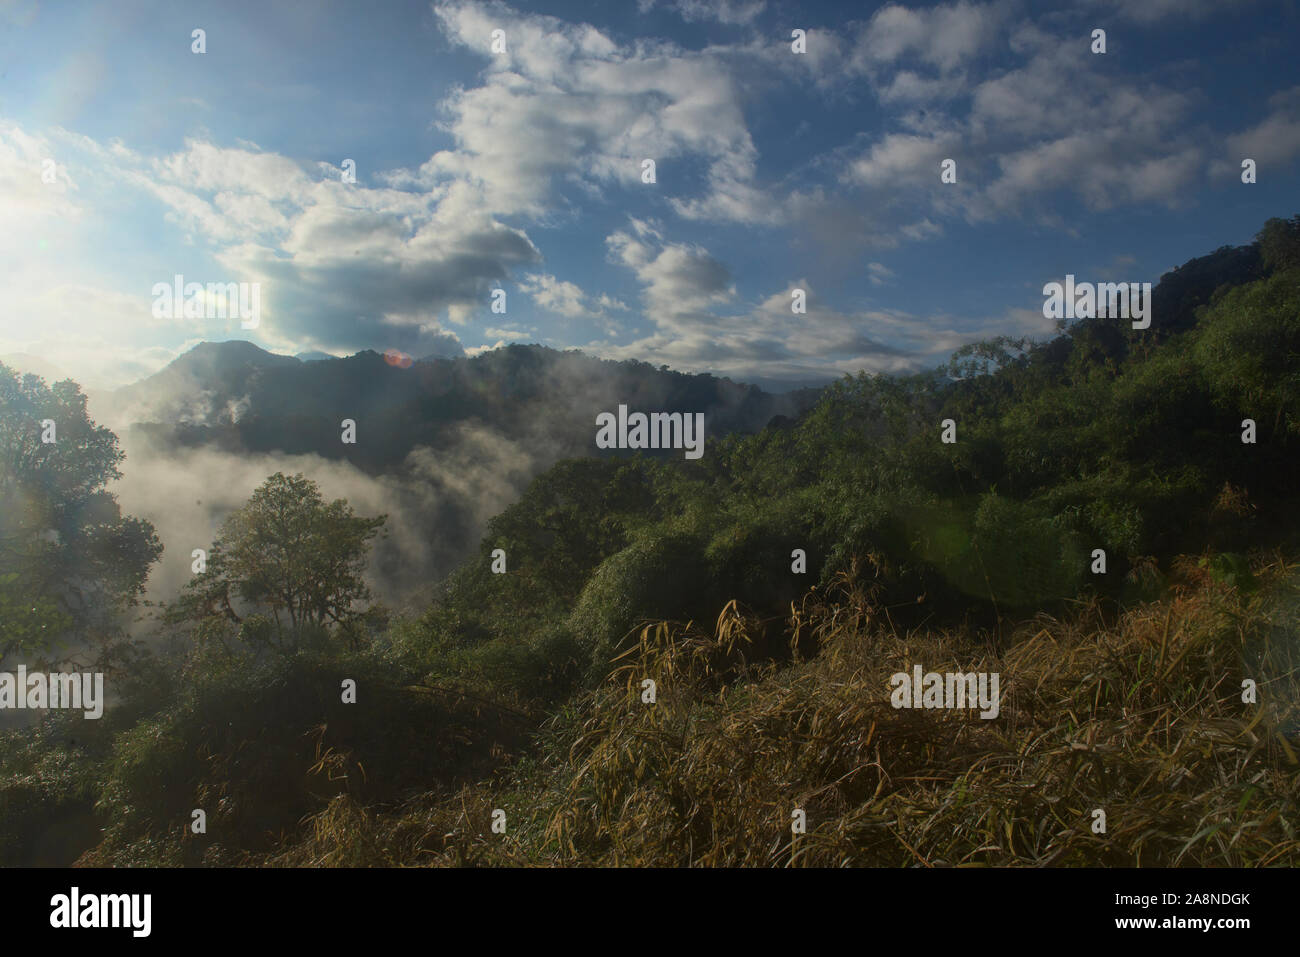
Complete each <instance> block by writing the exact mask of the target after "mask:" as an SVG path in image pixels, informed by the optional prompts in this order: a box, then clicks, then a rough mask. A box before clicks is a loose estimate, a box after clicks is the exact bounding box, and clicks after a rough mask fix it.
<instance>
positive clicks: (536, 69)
mask: <svg viewBox="0 0 1300 957" xmlns="http://www.w3.org/2000/svg"><path fill="white" fill-rule="evenodd" d="M196 28H201V29H203V30H204V31H205V33H206V52H205V53H203V54H196V53H194V52H192V50H191V44H192V40H191V32H192V31H193V30H194V29H196ZM795 28H799V29H803V30H805V31H806V32H807V40H806V43H807V52H806V53H803V54H796V53H794V52H793V51H792V49H791V31H792V30H793V29H795ZM1097 28H1101V29H1104V30H1105V31H1106V47H1107V49H1106V53H1105V54H1094V53H1093V52H1091V50H1090V45H1091V33H1092V31H1093V30H1094V29H1097ZM495 29H500V30H502V31H504V37H505V43H506V52H505V53H495V54H494V53H493V52H492V50H491V42H492V31H493V30H495ZM1297 35H1300V11H1297V9H1296V6H1295V4H1293V3H1265V2H1257V3H1251V2H1241V3H1229V2H1223V0H1218V2H1214V0H1207V2H1199V0H1183V2H1175V0H1146V2H1142V3H1133V2H1121V0H1091V2H1082V3H1076V4H1072V5H1069V6H1059V7H1058V6H1054V5H1050V4H1045V3H1037V2H1023V0H1022V2H1015V0H995V2H991V3H975V2H964V0H963V2H958V3H946V4H938V5H934V4H930V5H921V4H917V5H909V6H901V5H898V4H887V5H869V4H843V5H841V4H820V3H789V2H782V3H779V4H778V3H776V2H774V0H767V2H764V0H726V2H723V0H712V2H706V0H655V2H649V0H642V2H640V3H637V2H627V3H604V2H594V0H589V2H578V0H570V2H555V3H549V2H542V3H527V4H518V5H503V4H487V3H459V2H445V3H444V2H439V3H433V4H430V3H427V2H426V3H414V2H411V3H405V2H395V3H378V4H370V5H358V4H355V3H343V2H340V3H324V2H302V3H275V2H266V0H262V2H256V3H220V4H203V3H192V4H183V3H182V4H177V3H144V2H138V3H133V2H129V0H127V2H120V3H113V4H71V3H69V4H60V3H52V4H38V3H33V2H27V0H14V2H0V193H2V194H3V195H4V201H3V204H0V254H2V255H3V256H4V261H5V263H6V264H7V265H8V267H9V268H7V269H6V270H3V271H2V272H0V292H2V293H3V295H4V296H5V298H6V305H7V308H6V309H5V313H4V318H3V319H0V355H5V354H11V353H27V354H32V355H36V356H39V357H41V358H42V359H44V360H46V361H47V362H49V363H52V364H53V365H55V366H57V367H58V368H60V369H61V370H63V371H65V372H66V373H68V374H70V375H73V376H74V377H77V378H79V379H81V380H82V381H83V382H85V383H86V384H87V385H89V386H92V387H94V386H111V385H117V384H122V383H125V382H128V381H132V380H134V379H136V378H139V377H141V376H143V375H146V374H148V373H150V372H152V371H155V370H156V369H158V368H160V367H161V366H162V365H164V364H165V363H166V362H168V361H170V359H172V358H174V357H175V356H176V355H178V354H179V353H181V352H183V351H184V350H186V349H188V348H190V347H191V346H193V345H194V344H195V343H196V342H199V341H202V340H204V339H217V340H223V339H233V338H247V339H250V340H251V341H253V342H255V343H257V344H258V345H260V346H262V347H264V348H268V349H271V350H273V351H277V352H285V353H296V352H302V351H310V350H321V351H326V352H330V353H333V354H337V355H345V354H349V353H351V352H355V351H357V350H359V349H375V350H377V351H383V350H386V349H397V350H401V351H403V352H406V353H408V354H410V355H413V356H417V357H420V356H424V355H429V354H435V353H436V354H461V353H462V352H463V353H467V354H474V353H476V352H479V351H482V350H484V349H489V348H493V347H495V346H498V345H500V344H502V343H505V342H511V341H520V342H542V343H545V344H547V345H551V346H554V347H557V348H581V349H584V350H586V351H588V352H591V353H594V354H597V355H601V356H606V357H609V358H637V359H642V360H645V361H648V362H652V363H654V364H656V365H658V364H667V365H669V366H671V367H673V368H678V369H683V370H687V371H708V372H714V373H716V374H720V375H728V376H730V377H732V378H734V379H738V380H743V381H754V382H759V383H761V384H764V385H767V386H771V387H777V388H784V387H789V386H792V385H798V384H804V383H813V382H823V381H826V380H828V379H830V378H834V377H836V376H838V375H841V374H843V373H845V372H853V371H857V370H859V369H867V370H870V371H886V372H888V371H900V370H904V369H915V368H920V367H924V366H928V365H933V364H936V363H938V362H941V361H943V360H944V359H946V357H947V355H948V354H949V353H950V352H951V351H952V350H953V349H955V348H956V347H957V346H959V345H961V344H962V343H964V342H968V341H972V340H974V339H978V338H983V337H987V336H992V335H997V334H1008V335H1026V334H1027V335H1039V336H1045V335H1049V334H1050V333H1051V329H1052V324H1051V322H1050V321H1049V320H1045V319H1044V318H1043V317H1042V312H1041V308H1042V302H1043V296H1042V287H1043V285H1044V283H1047V282H1050V281H1053V280H1056V279H1059V278H1060V277H1062V276H1064V275H1065V274H1066V273H1073V274H1075V275H1076V276H1077V277H1079V278H1080V279H1081V280H1084V279H1097V280H1106V279H1113V280H1128V281H1150V282H1154V281H1156V280H1157V279H1158V278H1159V276H1160V274H1161V273H1162V272H1164V271H1166V270H1167V269H1169V268H1171V267H1172V266H1174V265H1177V264H1179V263H1181V262H1183V261H1185V260H1186V259H1188V258H1190V257H1192V256H1196V255H1201V254H1203V253H1206V252H1209V251H1210V250H1212V249H1214V248H1216V247H1218V246H1220V245H1224V244H1237V243H1243V242H1248V241H1249V240H1250V239H1251V237H1252V236H1253V234H1254V233H1255V231H1256V230H1257V229H1258V228H1259V227H1260V225H1261V224H1262V223H1263V221H1264V220H1265V219H1266V218H1268V217H1269V216H1274V215H1290V214H1293V213H1296V212H1300V197H1298V193H1297V190H1296V174H1297V170H1298V163H1297V160H1298V159H1300V66H1298V65H1297V59H1296V57H1295V56H1294V49H1293V38H1294V37H1295V36H1297ZM1247 157H1249V158H1253V159H1254V160H1256V162H1257V164H1258V182H1257V183H1255V184H1252V185H1246V184H1243V183H1242V182H1241V175H1240V164H1241V161H1242V159H1244V158H1247ZM347 158H350V159H352V160H354V161H355V163H356V170H357V182H356V183H355V184H347V183H343V182H341V175H340V169H341V166H342V163H343V161H344V159H347ZM646 158H651V159H654V160H655V162H656V176H657V182H656V183H654V184H645V183H643V182H642V181H641V167H642V160H643V159H646ZM945 158H952V159H955V160H956V163H957V182H956V183H955V184H945V183H942V182H941V181H940V175H939V173H940V163H941V161H942V160H943V159H945ZM50 159H52V160H54V162H55V164H56V166H55V169H56V178H55V181H54V182H53V183H48V182H44V181H43V180H42V176H41V173H42V169H43V166H42V164H43V162H44V161H46V160H50ZM177 273H180V274H182V275H183V276H184V277H185V279H186V281H197V282H204V283H206V282H223V283H225V282H250V283H251V282H257V283H259V284H260V290H261V317H260V324H259V326H258V327H257V328H256V329H250V330H245V329H241V328H240V324H239V322H238V321H237V320H233V321H232V320H229V319H201V318H191V319H172V318H165V319H160V318H155V317H154V316H153V314H152V312H151V304H152V301H153V297H152V295H151V289H152V287H153V285H154V284H155V283H158V282H171V280H172V277H173V276H174V275H175V274H177ZM494 288H502V289H504V290H505V291H506V313H505V314H494V313H493V312H492V311H491V308H490V307H491V301H492V298H491V291H492V289H494ZM795 288H803V289H805V290H806V291H807V295H808V309H807V312H806V313H805V314H801V315H795V314H792V313H791V310H790V302H791V298H790V293H791V290H792V289H795ZM1154 322H1155V323H1157V324H1158V323H1159V316H1155V317H1154Z"/></svg>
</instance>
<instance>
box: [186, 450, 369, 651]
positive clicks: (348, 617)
mask: <svg viewBox="0 0 1300 957" xmlns="http://www.w3.org/2000/svg"><path fill="white" fill-rule="evenodd" d="M386 521H387V516H384V515H380V516H378V517H376V518H363V517H360V516H357V515H355V514H353V511H352V507H351V506H350V505H349V504H348V503H347V501H346V500H344V499H336V500H335V501H333V502H330V503H328V504H326V502H325V501H324V499H322V498H321V494H320V489H319V488H318V487H317V485H316V483H315V482H313V481H311V480H310V479H306V478H303V476H302V475H301V474H299V475H295V476H293V477H292V478H290V477H288V476H286V475H284V474H283V473H282V472H277V473H275V474H274V475H272V476H271V477H270V478H268V479H267V480H266V481H265V482H263V483H262V485H261V487H260V488H258V489H257V490H256V491H255V492H254V493H253V495H252V497H251V498H250V499H249V500H248V503H247V504H245V505H244V506H243V507H242V508H240V509H237V510H236V511H234V512H232V513H231V514H230V515H229V516H228V517H227V518H226V520H225V522H223V523H222V525H221V528H220V530H219V532H218V535H217V539H216V541H215V542H214V543H213V546H212V550H211V554H210V555H209V556H208V560H207V567H206V568H205V570H204V571H203V572H201V573H200V574H198V575H196V576H195V577H194V578H193V579H192V580H191V581H190V582H189V584H188V585H186V587H185V590H184V592H183V594H182V595H181V597H180V599H179V600H178V601H177V602H176V603H175V605H173V606H172V607H171V608H170V609H169V610H168V614H167V617H168V619H169V620H170V621H173V622H188V623H190V624H192V625H193V626H194V627H195V631H196V636H197V637H198V638H200V639H201V640H202V639H206V638H217V639H218V640H220V641H222V643H223V644H224V641H225V638H226V637H227V636H228V635H229V634H230V633H231V631H232V630H234V629H235V628H237V629H238V636H239V637H240V638H241V639H243V640H245V641H248V642H250V643H253V644H272V645H275V646H276V647H279V648H280V649H281V650H294V651H296V650H297V649H298V648H299V646H300V644H301V643H302V642H303V640H304V639H308V638H310V637H312V636H319V635H322V634H329V633H331V632H336V631H338V630H340V629H341V630H343V631H344V632H346V633H348V634H350V635H355V629H356V628H357V627H358V626H359V625H360V624H361V622H362V620H363V618H364V616H365V615H366V614H367V611H366V610H365V609H360V608H358V607H357V606H358V604H359V603H363V602H366V601H369V599H370V597H371V596H370V589H369V588H368V587H367V586H366V584H365V581H364V580H363V577H362V576H363V573H364V571H365V566H366V561H367V559H368V557H369V553H370V542H371V539H372V538H373V537H374V536H375V535H376V533H378V531H379V530H380V528H382V527H383V525H384V523H385V522H386Z"/></svg>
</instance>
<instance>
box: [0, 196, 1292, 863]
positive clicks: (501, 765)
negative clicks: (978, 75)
mask: <svg viewBox="0 0 1300 957" xmlns="http://www.w3.org/2000/svg"><path fill="white" fill-rule="evenodd" d="M1152 315H1153V321H1152V323H1151V326H1150V328H1149V329H1146V330H1134V329H1132V328H1131V327H1130V324H1129V323H1128V322H1127V321H1120V320H1117V319H1114V318H1096V319H1085V320H1081V321H1078V322H1076V323H1073V324H1071V325H1068V326H1064V325H1063V326H1062V328H1061V330H1060V334H1059V335H1058V336H1057V337H1055V338H1053V339H1051V340H1050V341H1046V342H1030V341H1023V340H1020V341H1012V340H1007V339H1000V340H997V341H992V342H985V343H980V344H977V345H973V346H968V347H965V348H963V349H960V350H959V351H958V352H957V353H955V354H954V355H953V356H952V358H951V361H950V362H949V363H948V364H947V365H946V366H945V367H944V368H942V369H937V370H932V371H928V372H925V373H921V374H916V375H911V376H889V377H887V376H869V375H866V374H862V375H858V376H856V377H847V378H845V379H844V380H842V381H840V382H838V383H835V384H833V385H832V386H829V387H828V388H826V389H825V390H824V391H823V392H822V393H821V394H820V396H819V397H817V399H816V402H815V404H813V405H811V407H809V408H805V409H803V410H801V411H797V412H796V413H795V414H792V415H779V416H776V417H774V418H772V419H771V421H770V422H768V424H767V425H766V427H764V428H762V429H761V430H759V431H757V432H754V433H752V434H741V433H734V434H726V435H723V434H720V433H718V432H710V436H709V442H708V446H707V450H706V452H705V454H704V456H703V457H702V458H701V459H699V460H686V459H683V458H680V457H671V458H669V457H651V456H644V455H622V456H619V455H605V456H603V457H595V456H586V457H573V458H567V459H564V460H563V461H560V462H558V463H556V464H554V465H553V466H551V467H550V468H548V469H547V470H546V471H544V472H543V473H542V474H540V475H539V476H538V477H537V478H535V479H534V480H533V481H532V482H531V484H529V485H528V487H527V489H526V491H525V492H524V494H523V495H522V497H521V498H520V499H519V501H517V502H516V503H515V504H513V505H511V506H510V507H508V508H506V509H505V510H504V511H503V512H501V513H500V514H499V515H497V516H496V517H495V518H494V519H493V520H492V521H491V522H490V524H489V527H488V530H487V533H486V535H484V537H483V539H482V542H481V544H480V546H479V550H478V554H477V555H475V556H473V557H471V558H470V559H469V560H468V561H466V562H465V563H464V564H463V565H461V566H460V567H459V569H458V570H457V571H456V572H455V573H454V574H452V575H450V576H449V577H448V578H446V580H445V581H443V582H441V584H440V585H439V588H438V592H437V596H436V598H435V600H434V601H433V602H432V603H431V604H430V605H429V606H428V607H427V608H425V609H422V610H420V611H419V612H418V613H416V614H406V613H401V612H397V611H394V610H392V609H389V608H385V607H383V606H381V605H380V604H378V603H376V602H375V601H373V599H372V591H373V588H372V586H373V584H374V583H373V581H371V580H370V578H369V577H368V576H369V570H368V557H369V555H370V551H371V548H372V545H373V543H374V542H375V540H376V539H377V538H378V537H380V536H382V535H383V534H384V533H385V524H386V517H385V516H381V515H364V514H357V512H356V511H355V510H354V508H353V507H352V506H351V505H350V504H349V503H348V502H346V501H342V500H336V501H327V500H326V499H325V497H323V496H322V495H321V494H320V491H319V489H318V488H317V486H316V484H315V483H314V482H313V481H312V477H311V476H310V475H288V474H283V473H277V474H275V475H271V476H269V477H268V478H267V480H266V482H265V483H264V484H263V485H262V486H261V487H260V488H259V489H258V490H257V492H256V493H255V494H254V495H253V496H252V498H251V499H250V500H249V501H248V502H247V504H246V505H245V506H244V507H243V508H241V509H239V510H237V511H235V512H234V513H232V514H231V515H229V516H228V517H227V518H226V520H225V522H224V523H223V524H222V526H221V531H220V534H219V536H218V538H217V540H216V541H215V542H214V543H213V544H212V547H211V549H210V551H209V552H208V554H207V555H206V556H205V559H204V561H203V562H202V563H201V565H200V563H198V562H196V568H195V572H194V574H193V576H192V578H191V580H190V581H189V583H188V584H187V585H186V587H185V588H184V590H183V593H182V594H181V595H180V596H179V597H178V598H177V599H176V600H174V601H171V602H168V603H167V604H166V606H165V607H162V608H146V607H144V606H143V604H141V602H140V596H141V594H142V590H143V586H144V582H145V580H146V578H147V576H148V574H149V569H150V567H151V566H152V565H153V564H154V563H155V562H156V561H157V560H158V558H159V555H160V553H161V547H162V543H160V542H159V541H158V539H157V537H156V535H155V534H154V532H153V529H151V528H150V527H149V526H148V523H145V522H142V521H140V520H138V519H134V518H132V517H130V516H124V515H122V514H121V511H120V509H119V508H118V506H117V503H116V502H115V501H114V499H113V497H112V496H111V495H110V494H108V493H107V492H106V491H105V485H106V484H107V483H108V482H109V481H110V480H111V479H112V478H113V477H114V476H115V475H117V474H119V470H128V469H129V468H130V465H131V463H130V462H129V461H126V462H123V461H122V455H121V451H120V449H119V446H118V441H117V437H116V436H114V435H113V433H112V432H111V431H109V430H108V429H106V428H104V427H102V426H97V425H95V424H94V423H93V422H92V421H91V420H90V418H89V415H88V413H87V410H86V403H85V397H84V396H83V395H82V394H81V393H80V390H79V389H78V387H77V386H76V385H75V384H74V383H71V382H62V383H57V384H55V385H53V386H48V385H46V384H45V383H44V382H43V381H42V380H40V379H38V378H36V377H34V376H27V377H20V376H18V375H17V374H15V373H13V372H11V371H10V370H8V369H5V368H3V367H0V501H2V502H3V512H2V513H0V649H2V650H3V652H4V655H5V659H4V660H5V665H4V667H6V668H10V669H12V668H13V667H14V664H13V663H14V662H16V661H18V660H20V659H21V660H22V661H25V662H30V663H33V667H35V665H36V663H46V664H48V663H54V662H59V661H67V660H73V661H76V662H78V663H79V665H78V667H82V668H86V667H91V666H93V667H94V668H95V669H96V670H101V671H103V672H105V673H106V675H107V684H108V686H109V687H110V689H111V692H110V696H109V697H110V706H109V707H108V709H107V710H106V712H105V714H104V716H103V718H102V719H99V720H86V719H85V718H83V716H82V715H81V714H80V713H79V712H76V711H64V712H50V713H48V714H45V715H44V716H43V717H41V718H40V720H39V721H36V722H34V723H32V724H29V725H28V726H25V727H16V728H10V729H8V730H5V731H3V732H0V862H3V863H5V864H29V863H39V864H69V863H72V862H74V861H75V862H79V863H82V864H91V865H128V864H132V865H134V864H163V865H200V864H208V865H226V864H238V865H273V866H276V865H279V866H285V865H287V866H300V865H456V864H490V865H498V864H500V865H510V864H617V865H625V864H653V865H670V866H679V865H778V866H784V865H789V864H796V865H842V864H851V865H869V866H913V865H917V864H922V865H958V864H1003V865H1004V864H1040V865H1041V864H1052V865H1103V864H1104V865H1231V866H1242V865H1279V864H1281V865H1291V866H1294V865H1296V864H1300V838H1298V837H1297V835H1296V832H1295V824H1294V823H1293V822H1296V821H1298V820H1300V776H1298V774H1300V762H1298V760H1297V756H1296V750H1297V748H1300V711H1297V703H1298V702H1300V697H1298V692H1300V681H1298V680H1297V677H1296V669H1297V665H1298V664H1300V627H1298V626H1300V575H1298V574H1297V573H1296V571H1295V569H1294V565H1293V563H1294V561H1295V560H1296V558H1297V555H1298V554H1300V548H1298V546H1300V535H1298V533H1300V522H1298V521H1297V518H1298V517H1300V516H1298V515H1297V510H1296V504H1295V502H1296V499H1295V495H1294V489H1295V476H1296V474H1297V466H1298V465H1300V216H1296V217H1293V218H1291V219H1289V220H1284V219H1273V220H1270V221H1269V222H1268V223H1267V224H1265V225H1264V227H1263V229H1262V230H1261V231H1260V233H1259V235H1258V237H1257V240H1256V242H1255V243H1254V244H1252V245H1250V246H1246V247H1240V248H1234V247H1225V248H1222V249H1219V250H1217V251H1215V252H1213V253H1210V254H1209V255H1206V256H1204V257H1201V258H1199V259H1195V260H1192V261H1191V262H1188V263H1187V264H1185V265H1184V266H1182V267H1180V268H1178V269H1176V270H1173V271H1172V272H1170V273H1168V274H1166V275H1165V276H1163V277H1162V278H1161V280H1160V283H1159V285H1158V286H1157V287H1156V288H1155V290H1154V299H1153V310H1152ZM522 355H523V354H521V353H515V354H514V356H513V358H511V357H509V356H506V357H503V358H501V359H499V360H496V361H515V362H518V361H520V358H521V356H522ZM367 361H382V360H381V359H379V357H375V358H374V360H367ZM572 361H577V360H572ZM327 365H328V363H321V364H315V363H313V364H311V367H310V368H309V369H307V370H306V371H304V372H301V373H298V372H295V373H294V374H295V375H299V374H301V375H307V376H314V375H319V374H323V373H321V372H318V371H317V370H318V369H324V368H325V367H326V366H327ZM539 381H541V380H539ZM737 388H739V387H737ZM291 391H293V390H291ZM317 391H319V390H317ZM302 401H307V400H306V399H305V398H304V399H302ZM421 401H426V402H427V403H428V404H429V407H430V408H434V407H436V406H437V402H436V397H433V396H428V397H426V399H424V400H421ZM403 408H405V409H407V411H403V412H401V413H400V414H401V415H406V414H408V412H409V410H410V409H413V408H416V407H415V406H409V407H403ZM602 408H603V407H600V408H597V407H592V408H591V410H590V414H587V413H586V412H583V413H582V414H583V416H584V417H585V419H586V420H587V421H588V422H590V421H592V420H593V418H594V414H595V413H596V412H598V411H601V410H602ZM769 411H771V410H770V409H769V408H768V407H767V406H764V407H763V412H764V414H766V413H767V412H769ZM394 414H398V413H394ZM410 414H412V415H414V414H415V413H414V412H411V413H410ZM576 414H577V412H575V415H576ZM47 420H51V421H55V422H57V424H58V430H59V431H58V441H57V442H53V443H42V442H41V441H40V436H41V430H42V425H41V423H42V422H44V421H47ZM257 421H258V420H257V419H252V420H248V421H246V422H234V421H233V420H232V421H230V422H227V423H225V424H224V425H220V426H218V427H220V428H226V429H229V430H233V431H237V432H240V434H241V441H243V442H244V443H246V444H248V445H250V446H255V445H256V444H257V443H258V442H259V441H261V440H260V439H258V438H257V436H258V435H259V433H258V431H257V428H258V427H257ZM203 427H204V428H206V427H207V426H203ZM410 428H411V429H414V428H416V426H414V425H412V426H411V427H410ZM380 431H382V430H380ZM591 431H592V432H593V433H594V427H592V429H591ZM403 434H407V435H409V434H410V429H407V430H406V431H405V432H404V433H403ZM945 438H948V439H955V440H952V441H945ZM383 454H384V455H389V456H390V457H391V458H392V460H393V461H397V460H398V459H399V458H400V456H398V453H397V452H396V451H393V452H391V453H389V452H384V453H383ZM403 454H404V453H403ZM144 613H149V614H151V615H152V616H153V618H152V620H153V622H154V628H155V629H156V631H157V634H155V635H153V637H151V639H150V640H148V641H146V640H142V639H140V638H138V637H136V636H135V635H134V634H133V633H128V632H127V631H126V630H125V625H124V622H126V621H128V620H130V619H131V618H132V617H133V616H139V615H141V614H144ZM914 665H923V666H924V667H925V668H926V669H928V670H935V671H950V670H957V671H962V670H975V671H982V672H996V673H998V674H1000V676H1001V692H1002V702H1001V710H1000V714H999V715H998V717H997V718H996V719H995V720H983V719H981V718H980V717H979V716H978V715H976V714H974V713H971V712H969V711H960V710H950V709H937V710H909V709H899V708H896V707H893V706H891V702H890V675H891V674H893V673H896V672H900V671H902V672H910V671H911V669H912V668H913V666H914ZM647 679H648V680H649V681H650V682H652V683H651V684H647ZM1248 686H1249V687H1248ZM196 811H201V812H202V814H201V815H197V816H196V814H195V812H196ZM1098 811H1101V812H1103V815H1102V816H1103V817H1104V820H1105V822H1106V826H1105V828H1104V829H1102V830H1098V829H1097V827H1096V822H1097V820H1098V816H1097V812H1098ZM795 812H801V813H802V814H803V815H804V817H805V818H806V828H802V829H799V830H797V831H792V828H791V823H790V822H791V818H792V814H794V813H795ZM196 822H198V823H196Z"/></svg>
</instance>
